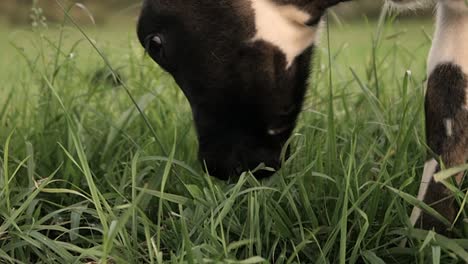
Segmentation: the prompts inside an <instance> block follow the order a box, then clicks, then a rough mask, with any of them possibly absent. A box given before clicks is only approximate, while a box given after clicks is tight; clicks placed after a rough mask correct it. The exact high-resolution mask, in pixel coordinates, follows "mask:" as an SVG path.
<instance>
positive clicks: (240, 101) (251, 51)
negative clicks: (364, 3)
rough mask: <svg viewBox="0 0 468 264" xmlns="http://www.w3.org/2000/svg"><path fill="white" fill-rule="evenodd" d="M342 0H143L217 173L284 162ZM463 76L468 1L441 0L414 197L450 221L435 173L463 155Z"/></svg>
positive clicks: (467, 56) (426, 222)
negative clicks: (326, 27) (322, 27)
mask: <svg viewBox="0 0 468 264" xmlns="http://www.w3.org/2000/svg"><path fill="white" fill-rule="evenodd" d="M344 1H346V0H145V1H144V4H143V9H142V12H141V16H140V19H139V23H138V37H139V39H140V41H141V43H142V45H143V46H144V47H145V49H146V50H147V52H148V54H149V55H150V56H151V57H152V58H153V59H154V60H155V61H156V62H157V63H158V64H159V65H160V66H161V67H162V68H164V69H165V70H166V71H168V72H169V73H170V74H171V75H172V76H173V77H174V79H175V80H176V82H177V84H178V85H179V86H180V88H181V89H182V91H183V92H184V94H185V95H186V97H187V98H188V100H189V102H190V104H191V107H192V111H193V117H194V120H195V125H196V129H197V133H198V140H199V157H200V160H201V161H202V162H203V163H204V164H206V167H207V169H208V170H209V172H210V174H211V175H214V176H216V177H218V178H221V179H226V178H228V177H230V176H232V175H236V174H238V173H239V172H241V171H244V170H248V169H254V168H255V167H257V166H258V165H259V164H260V163H264V164H265V165H266V166H268V167H272V168H275V169H277V168H279V166H280V153H281V151H282V148H283V147H284V145H285V143H286V141H287V139H288V138H289V137H290V135H291V133H292V131H293V129H294V127H295V123H296V119H297V116H298V114H299V113H300V111H301V107H302V103H303V100H304V93H305V90H306V82H307V79H308V76H309V72H310V62H311V57H312V55H313V50H314V49H313V48H314V43H315V41H316V39H317V36H318V34H319V32H318V31H319V24H320V21H321V20H322V17H323V15H324V13H325V11H326V9H327V8H329V7H331V6H333V5H336V4H338V3H339V2H344ZM393 2H395V3H396V4H397V5H400V6H404V5H414V4H421V3H424V2H428V3H430V2H432V1H431V0H425V1H424V0H419V1H418V0H413V1H411V0H406V1H405V0H393ZM467 74H468V7H467V6H466V5H465V2H464V0H439V1H438V3H437V30H436V33H435V37H434V44H433V47H432V51H431V55H430V56H429V63H428V76H430V77H429V80H428V87H427V96H426V123H427V140H428V145H429V147H430V148H431V156H433V157H434V159H433V160H431V161H429V162H427V163H426V166H425V170H424V176H423V179H422V184H421V188H420V192H419V196H418V197H419V199H421V200H423V201H424V202H426V203H427V204H430V205H431V206H433V207H434V208H435V209H436V210H437V211H439V212H440V213H441V214H442V215H444V216H445V217H447V218H448V219H449V220H453V219H454V217H455V214H456V206H455V205H454V200H453V198H450V193H449V191H448V190H447V189H445V187H444V186H443V185H441V184H439V183H435V182H434V180H433V175H434V173H435V172H436V171H437V170H438V169H439V168H440V167H441V166H440V165H439V164H443V165H444V166H448V167H450V166H455V165H459V164H463V163H464V162H465V161H466V160H467V152H468V142H467V140H468V134H467V133H468V132H467V131H468V130H467V129H465V128H468V96H467V86H468V81H467V79H468V78H467ZM270 175H271V172H268V171H261V172H257V173H256V174H255V176H256V177H259V178H261V177H268V176H270ZM461 177H462V175H459V176H458V177H457V181H458V183H460V182H461V180H462V179H461ZM411 219H412V221H413V223H414V224H416V225H419V226H422V227H424V228H435V229H436V230H437V231H439V232H443V231H445V229H446V227H445V226H444V225H443V224H442V223H440V222H438V221H437V220H436V219H434V218H432V217H431V216H429V215H426V214H422V213H421V211H420V210H419V209H415V210H414V211H413V214H412V216H411Z"/></svg>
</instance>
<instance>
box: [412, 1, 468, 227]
mask: <svg viewBox="0 0 468 264" xmlns="http://www.w3.org/2000/svg"><path fill="white" fill-rule="evenodd" d="M428 73H429V79H428V83H427V92H426V102H425V109H426V134H427V143H428V146H429V147H430V149H431V155H432V156H434V159H433V160H431V161H428V162H427V163H426V166H425V169H424V174H423V179H422V181H421V186H420V190H419V194H418V198H419V199H420V200H423V201H424V202H425V203H426V204H428V205H430V206H431V207H432V208H434V209H435V210H436V211H437V212H439V213H440V214H441V215H442V216H444V217H445V218H447V219H448V220H449V221H453V220H454V219H455V217H456V214H457V209H458V208H457V205H456V203H455V201H454V198H453V195H452V194H451V193H450V191H449V190H448V189H447V188H445V187H444V185H443V184H442V183H436V182H435V181H434V178H433V176H434V173H436V172H437V171H438V170H440V169H441V167H445V168H449V167H454V166H457V165H461V164H464V163H465V162H466V160H467V158H468V77H467V76H468V75H467V73H468V7H467V6H465V3H464V1H463V0H446V1H445V0H441V1H439V4H438V11H437V25H436V33H435V37H434V42H433V46H432V50H431V54H430V56H429V61H428ZM455 180H456V183H458V184H461V182H462V180H463V173H461V174H459V175H457V176H456V177H455ZM411 221H412V223H413V224H414V225H415V226H416V227H419V228H424V229H435V230H436V231H437V232H439V233H446V231H447V226H445V225H444V224H443V223H441V222H440V221H438V220H437V219H435V218H434V217H432V216H430V215H429V214H427V213H425V212H421V210H420V209H418V208H415V209H414V210H413V213H412V215H411Z"/></svg>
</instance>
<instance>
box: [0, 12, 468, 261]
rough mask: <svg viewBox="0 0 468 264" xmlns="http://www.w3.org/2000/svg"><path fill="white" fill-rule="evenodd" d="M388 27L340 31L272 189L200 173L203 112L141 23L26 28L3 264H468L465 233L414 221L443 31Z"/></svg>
mask: <svg viewBox="0 0 468 264" xmlns="http://www.w3.org/2000/svg"><path fill="white" fill-rule="evenodd" d="M376 25H377V24H376V23H373V22H369V23H368V24H366V23H361V24H358V25H354V26H353V25H346V24H343V25H341V26H332V27H330V28H329V30H327V32H324V33H326V34H327V35H326V36H327V37H326V38H324V40H322V45H320V46H319V47H318V48H317V50H316V57H315V60H314V72H313V74H312V76H311V82H310V87H309V94H308V97H307V103H306V105H305V107H304V112H303V114H302V115H301V118H300V122H299V125H298V128H297V129H296V132H295V134H294V136H293V137H292V138H291V141H290V142H291V145H292V146H293V150H294V151H293V154H292V156H291V158H289V159H288V160H286V161H285V164H284V167H283V168H282V169H281V170H280V171H279V172H278V173H277V174H276V175H275V176H274V177H272V178H271V179H268V180H265V181H262V182H259V181H257V180H256V179H255V178H254V177H252V175H251V174H250V173H248V172H246V173H243V174H242V175H240V177H239V178H238V179H236V180H232V181H230V182H221V181H218V180H216V179H214V178H211V177H209V176H208V175H206V174H205V173H203V172H202V170H201V167H200V165H199V164H198V162H197V160H196V149H197V145H196V144H197V143H196V140H195V132H194V130H193V125H192V121H191V112H190V108H189V106H188V104H187V102H186V100H185V98H184V97H183V95H182V93H181V92H180V91H179V90H178V88H177V87H176V85H175V84H174V82H173V81H172V79H171V78H170V77H169V76H168V75H167V74H165V73H163V72H162V71H161V69H160V68H158V67H157V66H156V65H155V64H154V63H152V62H151V61H150V60H149V59H148V58H145V57H144V56H143V51H142V49H141V48H140V47H139V45H138V44H137V42H136V40H135V36H134V33H133V31H131V30H129V31H128V32H129V33H125V34H123V33H122V32H121V31H120V30H122V29H124V28H125V29H127V28H126V27H120V28H119V31H118V34H119V35H120V37H112V38H111V41H110V42H106V41H105V40H102V39H101V38H102V36H100V35H99V34H97V33H96V31H95V30H94V29H82V28H81V27H80V26H79V25H73V24H70V23H69V20H68V18H66V17H64V23H62V24H59V25H48V27H41V26H37V27H34V28H32V29H31V30H26V31H17V32H15V33H12V34H11V35H10V37H11V40H12V43H11V45H12V46H13V47H14V49H15V51H16V55H15V56H14V58H15V60H14V61H10V62H9V64H8V67H7V69H6V71H8V72H9V74H7V75H5V78H4V80H2V81H3V84H2V85H3V88H2V90H1V91H0V126H1V130H0V142H1V144H0V145H1V147H0V154H1V156H2V158H1V165H2V166H1V168H2V169H1V170H0V219H1V222H0V262H2V263H95V262H102V263H106V262H107V263H220V262H221V263H246V264H247V263H336V262H340V263H460V262H466V261H468V253H467V250H468V239H466V232H464V230H463V227H462V225H457V226H456V227H455V229H454V232H455V234H456V237H455V238H446V237H443V236H440V235H438V234H435V233H434V232H432V231H423V230H417V229H413V228H412V227H411V226H410V223H409V219H408V215H409V212H410V210H411V208H412V206H413V204H416V203H417V201H416V200H415V198H414V195H415V194H416V192H417V188H418V183H419V179H420V176H421V173H422V166H423V164H424V162H425V160H426V158H427V157H426V156H425V153H426V149H427V148H426V146H425V143H424V142H425V141H424V129H423V124H424V114H423V94H424V80H425V75H424V62H425V53H426V52H427V50H428V48H429V46H430V39H428V38H425V36H426V35H428V34H430V29H428V31H429V32H428V31H424V30H422V29H421V28H422V26H421V24H409V25H405V24H404V23H401V22H399V21H398V20H395V19H394V17H386V18H385V20H383V22H382V23H380V25H379V26H376ZM407 30H408V31H409V33H408V32H406V31H407ZM353 32H354V33H353ZM122 35H125V36H126V37H123V38H122ZM415 35H416V36H417V37H416V36H415ZM359 45H368V46H370V47H372V48H371V49H367V48H366V49H362V51H359V48H360V47H359ZM104 58H105V59H104ZM110 69H114V70H117V71H119V76H120V77H119V78H121V80H122V81H123V82H124V83H125V86H124V87H122V86H115V83H114V82H112V79H109V78H107V77H109V76H112V72H111V70H110ZM102 71H104V72H107V75H106V74H104V75H102V74H100V75H96V72H102ZM96 76H97V77H96ZM103 76H104V77H103ZM106 76H107V77H106ZM126 89H127V91H126ZM127 92H128V93H127ZM129 95H130V96H131V97H133V98H135V99H134V101H133V102H132V100H131V99H130V97H129ZM135 104H136V105H137V106H138V108H137V107H136V106H135ZM138 109H140V110H141V112H139V111H138ZM143 113H144V115H143ZM143 117H145V118H143ZM146 121H148V122H146ZM150 127H151V128H150ZM464 191H465V190H464V189H462V190H460V191H459V193H458V194H457V195H458V196H461V201H464V198H465V197H464V196H463V194H464ZM460 215H461V217H460V218H461V222H464V219H466V218H465V217H466V214H465V210H464V209H462V210H461V211H460ZM404 241H406V243H402V242H404Z"/></svg>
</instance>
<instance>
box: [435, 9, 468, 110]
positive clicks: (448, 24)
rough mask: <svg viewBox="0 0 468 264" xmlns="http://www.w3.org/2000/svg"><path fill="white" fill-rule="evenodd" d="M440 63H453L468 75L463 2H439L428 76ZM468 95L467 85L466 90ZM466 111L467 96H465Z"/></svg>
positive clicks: (467, 30) (466, 19)
mask: <svg viewBox="0 0 468 264" xmlns="http://www.w3.org/2000/svg"><path fill="white" fill-rule="evenodd" d="M441 63H454V64H456V65H458V66H460V67H461V69H462V71H463V72H464V73H465V74H468V6H466V4H465V2H464V0H440V1H439V4H438V6H437V22H436V32H435V35H434V40H433V44H432V49H431V53H430V55H429V59H428V66H427V70H428V75H429V74H431V73H432V71H433V70H434V69H435V67H437V65H438V64H441ZM466 94H468V83H467V88H466ZM465 109H468V96H465Z"/></svg>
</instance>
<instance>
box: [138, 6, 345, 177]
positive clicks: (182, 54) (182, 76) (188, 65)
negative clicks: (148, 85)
mask: <svg viewBox="0 0 468 264" xmlns="http://www.w3.org/2000/svg"><path fill="white" fill-rule="evenodd" d="M336 2H338V1H337V0H296V1H294V0H145V1H144V4H143V9H142V12H141V16H140V19H139V23H138V37H139V40H140V42H141V44H142V45H143V46H144V47H145V49H146V51H147V52H148V54H149V55H150V56H151V58H152V59H153V60H154V61H156V62H157V63H158V64H159V65H160V66H161V67H162V68H163V69H164V70H166V71H167V72H169V73H170V74H171V75H172V76H173V77H174V79H175V81H176V82H177V84H178V85H179V86H180V88H181V89H182V91H183V92H184V94H185V96H186V97H187V98H188V101H189V102H190V105H191V108H192V112H193V117H194V121H195V125H196V130H197V134H198V141H199V158H200V160H201V161H202V162H203V164H204V165H206V168H207V169H208V171H209V173H210V174H211V175H214V176H216V177H218V178H221V179H226V178H228V177H230V176H233V175H236V174H239V173H240V172H242V171H244V170H249V169H250V170H252V169H254V168H256V167H257V166H258V165H259V164H261V163H264V164H265V165H266V166H267V167H271V168H274V169H278V168H279V167H280V154H281V151H282V148H283V147H284V145H285V142H286V141H287V139H288V138H289V137H290V135H291V133H292V131H293V129H294V127H295V123H296V119H297V116H298V114H299V112H300V110H301V107H302V102H303V99H304V93H305V90H306V83H307V78H308V75H309V70H310V69H309V64H310V61H311V55H312V47H313V45H314V42H315V40H316V37H317V29H318V24H319V22H320V19H321V17H322V15H323V13H324V10H325V9H326V8H327V7H329V6H330V5H332V4H336ZM270 174H271V173H270V172H266V171H263V172H257V173H256V174H255V176H257V177H259V178H261V177H265V176H269V175H270Z"/></svg>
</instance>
